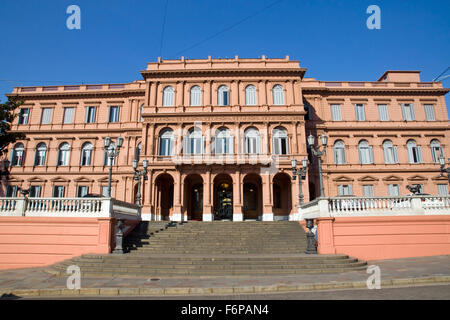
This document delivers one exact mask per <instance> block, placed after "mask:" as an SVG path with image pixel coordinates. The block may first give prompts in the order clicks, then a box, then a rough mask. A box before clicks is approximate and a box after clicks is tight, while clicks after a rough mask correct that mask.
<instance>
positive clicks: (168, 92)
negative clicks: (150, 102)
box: [163, 86, 175, 107]
mask: <svg viewBox="0 0 450 320" xmlns="http://www.w3.org/2000/svg"><path fill="white" fill-rule="evenodd" d="M174 95H175V91H174V90H173V88H172V87H171V86H168V87H165V88H164V90H163V106H165V107H172V106H173V103H174Z"/></svg>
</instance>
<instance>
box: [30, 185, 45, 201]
mask: <svg viewBox="0 0 450 320" xmlns="http://www.w3.org/2000/svg"><path fill="white" fill-rule="evenodd" d="M41 190H42V187H41V186H31V187H30V195H29V197H30V198H39V197H40V196H41Z"/></svg>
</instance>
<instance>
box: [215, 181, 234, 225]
mask: <svg viewBox="0 0 450 320" xmlns="http://www.w3.org/2000/svg"><path fill="white" fill-rule="evenodd" d="M213 190H214V195H213V197H214V199H213V203H214V216H215V219H219V220H222V219H226V220H228V219H230V220H232V219H233V179H232V178H231V177H230V176H229V175H228V174H219V175H217V176H216V177H215V178H214V189H213Z"/></svg>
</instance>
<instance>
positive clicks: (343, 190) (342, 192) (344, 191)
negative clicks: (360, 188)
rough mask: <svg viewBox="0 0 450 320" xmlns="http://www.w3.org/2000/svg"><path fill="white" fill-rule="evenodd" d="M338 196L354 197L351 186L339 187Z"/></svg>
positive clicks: (343, 185)
mask: <svg viewBox="0 0 450 320" xmlns="http://www.w3.org/2000/svg"><path fill="white" fill-rule="evenodd" d="M338 195H339V196H351V195H353V191H352V185H351V184H342V185H338Z"/></svg>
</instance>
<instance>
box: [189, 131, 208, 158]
mask: <svg viewBox="0 0 450 320" xmlns="http://www.w3.org/2000/svg"><path fill="white" fill-rule="evenodd" d="M204 145H205V141H204V137H203V135H202V131H201V130H200V128H197V127H194V128H192V129H191V130H189V132H188V134H187V136H186V138H185V139H184V152H185V153H186V154H202V153H203V148H204Z"/></svg>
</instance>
